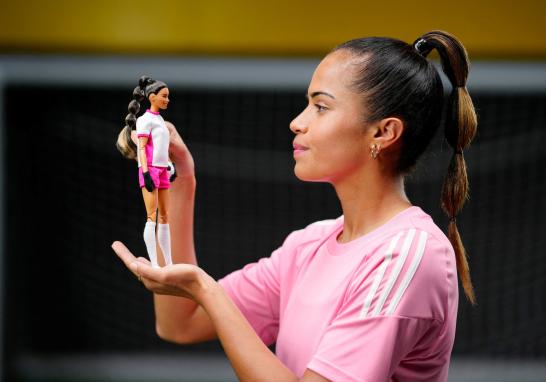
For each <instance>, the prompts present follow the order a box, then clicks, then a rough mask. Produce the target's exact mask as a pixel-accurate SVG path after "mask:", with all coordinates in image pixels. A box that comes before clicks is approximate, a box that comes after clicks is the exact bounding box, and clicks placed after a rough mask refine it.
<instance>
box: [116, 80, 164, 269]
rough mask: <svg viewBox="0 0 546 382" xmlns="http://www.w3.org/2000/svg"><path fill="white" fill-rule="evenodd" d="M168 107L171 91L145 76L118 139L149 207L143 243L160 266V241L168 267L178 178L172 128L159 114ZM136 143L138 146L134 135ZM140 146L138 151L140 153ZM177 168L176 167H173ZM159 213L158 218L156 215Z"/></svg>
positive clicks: (161, 83) (118, 143)
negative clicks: (171, 199)
mask: <svg viewBox="0 0 546 382" xmlns="http://www.w3.org/2000/svg"><path fill="white" fill-rule="evenodd" d="M145 99H148V101H149V102H150V108H149V109H148V110H146V112H145V113H144V114H142V115H141V116H140V117H139V118H138V119H137V118H136V114H138V112H139V110H140V104H141V103H142V102H143V101H144V100H145ZM168 105H169V89H168V88H167V85H166V84H165V83H164V82H162V81H156V80H153V79H151V78H150V77H147V76H142V77H141V78H140V80H139V84H138V86H137V87H136V88H135V89H134V90H133V100H132V101H131V102H130V103H129V106H128V110H129V114H128V115H127V116H126V117H125V123H126V124H127V125H126V126H125V127H124V128H123V130H122V131H121V132H120V134H119V136H118V140H117V142H116V146H117V148H118V150H119V151H120V152H121V153H122V154H123V156H125V157H127V158H129V159H137V160H138V179H139V185H140V188H141V190H142V197H143V198H144V205H145V206H146V225H145V226H144V235H143V236H144V243H145V244H146V250H147V251H148V255H149V256H150V260H151V262H152V266H154V267H159V262H158V260H157V252H156V249H157V245H156V220H159V224H158V225H157V241H159V247H160V248H161V251H162V252H163V256H164V257H165V263H166V264H167V265H170V264H172V259H171V237H170V236H171V235H170V227H169V221H168V215H167V211H168V210H169V188H170V185H171V180H174V177H175V175H174V176H173V175H171V174H170V171H169V170H170V169H171V167H170V165H171V163H170V162H169V129H168V128H167V125H166V124H165V121H164V120H163V118H162V117H161V115H160V114H159V111H160V110H165V109H167V107H168ZM135 127H136V137H137V142H136V144H135V141H134V139H135V137H134V134H133V133H134V132H135ZM137 146H138V150H137ZM173 168H174V167H173ZM157 211H159V216H157Z"/></svg>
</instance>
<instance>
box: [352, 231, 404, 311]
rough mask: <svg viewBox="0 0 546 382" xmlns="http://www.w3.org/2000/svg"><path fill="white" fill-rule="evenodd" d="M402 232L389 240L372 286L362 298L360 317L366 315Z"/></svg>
mask: <svg viewBox="0 0 546 382" xmlns="http://www.w3.org/2000/svg"><path fill="white" fill-rule="evenodd" d="M402 233H403V232H399V233H398V235H396V236H395V237H394V238H393V239H392V240H391V242H390V244H389V247H388V248H387V251H386V252H385V258H384V259H383V262H382V263H381V265H380V266H379V269H378V270H377V273H376V275H375V279H374V280H373V284H372V287H371V288H370V292H369V293H368V295H367V296H366V300H364V305H363V306H362V310H361V311H360V318H363V317H366V315H367V314H368V309H370V305H371V304H372V300H373V296H374V295H375V292H376V291H377V288H378V287H379V284H380V283H381V280H382V279H383V276H384V275H385V270H386V269H387V267H388V266H389V263H390V262H391V259H392V252H393V251H394V249H395V248H396V244H398V240H400V236H402Z"/></svg>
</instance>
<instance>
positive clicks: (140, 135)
mask: <svg viewBox="0 0 546 382" xmlns="http://www.w3.org/2000/svg"><path fill="white" fill-rule="evenodd" d="M150 135H152V133H148V134H138V135H137V137H138V138H140V137H149V136H150Z"/></svg>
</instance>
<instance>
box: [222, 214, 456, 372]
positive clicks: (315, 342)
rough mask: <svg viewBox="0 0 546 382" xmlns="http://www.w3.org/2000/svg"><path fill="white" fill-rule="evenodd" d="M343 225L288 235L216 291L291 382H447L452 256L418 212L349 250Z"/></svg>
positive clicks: (318, 226) (451, 336)
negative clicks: (307, 379)
mask: <svg viewBox="0 0 546 382" xmlns="http://www.w3.org/2000/svg"><path fill="white" fill-rule="evenodd" d="M342 229H343V217H340V218H338V219H336V220H329V221H322V222H317V223H314V224H311V225H309V226H308V227H307V228H305V229H303V230H299V231H295V232H293V233H291V234H290V235H289V236H288V237H287V238H286V240H285V242H284V244H283V245H282V247H280V248H279V249H277V250H276V251H274V252H273V253H272V255H271V256H270V257H269V258H263V259H261V260H259V261H258V262H257V263H253V264H249V265H247V266H246V267H244V268H243V269H241V270H238V271H236V272H233V273H231V274H230V275H228V276H226V277H225V278H223V279H222V280H220V281H219V282H220V284H221V285H222V287H223V288H224V289H225V290H226V291H227V293H228V295H229V296H230V297H231V299H232V300H233V301H234V303H235V304H236V305H237V306H238V308H239V309H240V310H241V312H242V313H243V314H244V316H245V317H246V318H247V320H248V321H249V322H250V324H251V325H252V327H253V328H254V330H255V331H256V333H258V335H259V336H260V338H261V339H262V340H263V341H264V342H265V343H266V344H268V345H269V344H272V343H275V342H276V352H277V356H278V357H279V359H280V360H281V361H282V362H283V363H284V364H285V365H286V366H287V367H288V368H289V369H290V370H292V371H293V372H294V373H295V374H296V375H297V376H299V377H301V376H302V375H303V373H304V372H305V370H306V369H311V370H313V371H315V372H317V373H318V374H320V375H322V376H323V377H325V378H327V379H329V380H332V381H366V382H378V381H412V382H417V381H447V376H448V368H449V361H450V355H451V349H452V347H453V340H454V337H455V324H456V318H457V304H458V289H457V288H458V285H457V270H456V263H455V255H454V252H453V248H452V246H451V244H450V243H449V240H448V239H447V238H446V237H445V235H444V234H443V233H442V231H441V230H440V229H439V228H438V227H437V226H436V225H435V224H434V222H433V221H432V219H431V218H430V216H428V215H427V214H425V213H424V212H423V211H422V210H421V209H420V208H419V207H411V208H408V209H406V210H405V211H403V212H401V213H399V214H398V215H396V216H395V217H394V218H392V219H391V220H390V221H388V222H387V223H385V224H384V225H382V226H381V227H379V228H377V229H375V230H374V231H372V232H370V233H368V234H366V235H364V236H362V237H360V238H358V239H356V240H353V241H351V242H349V243H345V244H340V243H338V242H337V237H338V235H339V233H341V231H342Z"/></svg>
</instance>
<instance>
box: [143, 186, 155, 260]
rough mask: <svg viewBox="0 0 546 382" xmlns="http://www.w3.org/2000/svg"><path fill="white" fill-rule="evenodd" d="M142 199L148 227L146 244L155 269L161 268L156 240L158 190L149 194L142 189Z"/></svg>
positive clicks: (145, 231) (145, 237)
mask: <svg viewBox="0 0 546 382" xmlns="http://www.w3.org/2000/svg"><path fill="white" fill-rule="evenodd" d="M142 197H143V198H144V205H145V206H146V225H145V226H144V243H145V244H146V250H147V251H148V256H149V257H150V261H151V263H152V266H153V267H159V264H158V262H157V249H156V240H155V220H156V213H157V204H158V192H157V189H155V190H153V191H152V192H149V191H148V190H146V188H144V187H142Z"/></svg>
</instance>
